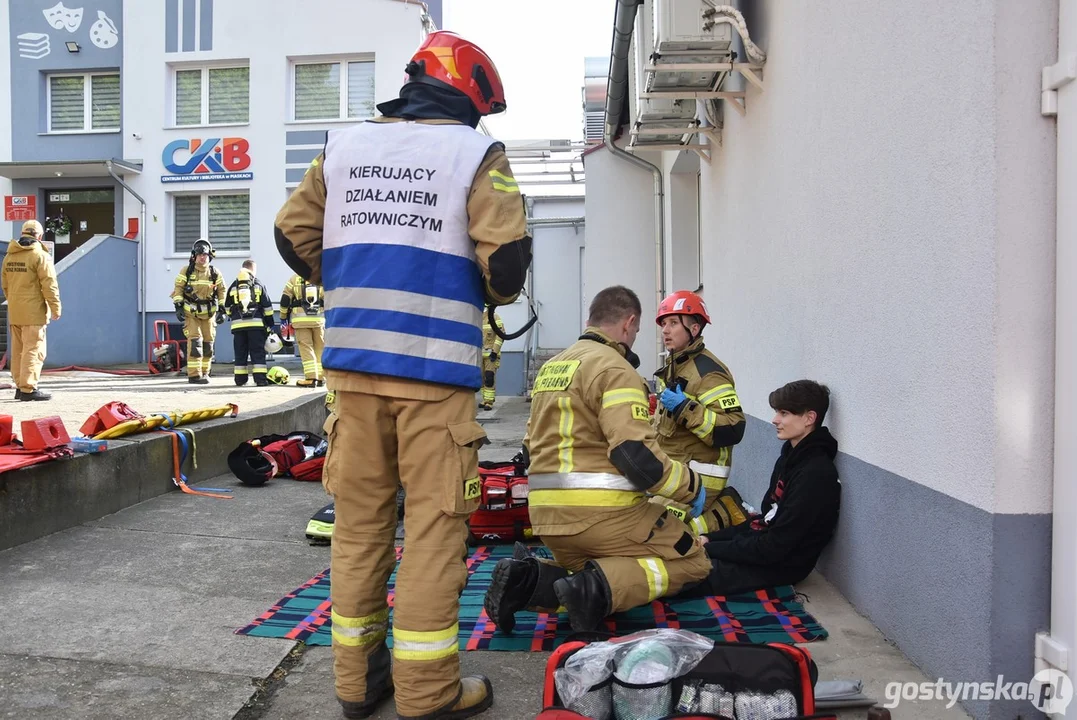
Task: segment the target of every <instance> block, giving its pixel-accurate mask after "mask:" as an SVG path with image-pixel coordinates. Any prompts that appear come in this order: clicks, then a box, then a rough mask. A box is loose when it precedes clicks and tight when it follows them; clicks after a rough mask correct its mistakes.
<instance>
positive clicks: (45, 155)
mask: <svg viewBox="0 0 1077 720" xmlns="http://www.w3.org/2000/svg"><path fill="white" fill-rule="evenodd" d="M5 4H6V5H7V6H8V13H9V22H8V24H7V25H8V27H7V30H8V32H7V33H6V35H5V37H7V38H8V42H9V45H8V47H9V53H8V57H7V58H6V59H5V60H6V62H8V63H10V66H9V67H10V83H11V92H10V95H9V97H11V98H12V102H11V113H10V118H11V119H10V123H11V125H10V133H3V135H4V137H6V138H11V148H12V158H11V159H12V160H97V159H106V158H112V157H119V156H120V155H121V153H122V151H123V143H122V140H121V137H122V134H121V132H116V131H109V132H85V133H52V134H49V133H48V132H47V130H48V124H47V119H48V110H47V97H48V92H47V87H48V79H47V74H48V73H53V72H75V71H77V72H91V71H104V70H113V71H118V70H119V69H120V67H121V65H122V62H123V53H124V42H123V37H124V24H123V9H122V8H123V0H97V2H95V3H94V4H93V5H92V6H89V5H84V6H83V7H82V8H81V9H80V10H78V11H79V12H81V13H82V15H81V20H78V21H77V22H76V20H77V17H75V16H70V17H69V22H68V23H67V24H64V19H63V17H60V18H57V19H56V20H55V22H56V23H57V24H60V27H59V28H57V27H54V26H53V25H52V24H50V21H49V18H48V16H47V15H46V11H48V10H50V9H52V8H54V7H56V6H57V3H56V2H53V0H8V2H7V3H5ZM145 4H147V5H149V4H150V3H145ZM68 10H71V8H68ZM109 22H111V23H112V26H113V27H114V28H115V29H116V31H117V32H118V35H117V36H115V37H116V41H115V44H112V40H111V39H110V38H112V37H113V36H112V32H111V28H110V27H109V26H108V23H109ZM69 27H74V28H75V29H74V30H69V29H68V28H69ZM20 35H21V36H23V37H22V38H20V37H19V36H20ZM68 41H73V42H76V43H78V45H79V51H78V52H76V53H72V52H68V50H67V49H66V47H65V45H64V43H65V42H68ZM28 42H32V43H35V45H34V47H33V48H31V47H28V46H27V45H26V43H28ZM4 75H5V77H7V76H8V73H4ZM124 85H125V83H124V78H122V77H121V80H120V92H121V94H122V93H123V92H124ZM2 129H3V128H2V126H0V130H2Z"/></svg>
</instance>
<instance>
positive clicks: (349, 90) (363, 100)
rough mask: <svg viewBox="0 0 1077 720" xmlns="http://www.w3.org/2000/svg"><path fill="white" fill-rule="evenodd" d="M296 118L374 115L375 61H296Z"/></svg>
mask: <svg viewBox="0 0 1077 720" xmlns="http://www.w3.org/2000/svg"><path fill="white" fill-rule="evenodd" d="M292 88H293V92H292V119H293V120H353V119H364V118H371V117H374V61H373V60H362V61H348V60H341V61H339V62H323V63H297V64H295V65H294V66H293V71H292Z"/></svg>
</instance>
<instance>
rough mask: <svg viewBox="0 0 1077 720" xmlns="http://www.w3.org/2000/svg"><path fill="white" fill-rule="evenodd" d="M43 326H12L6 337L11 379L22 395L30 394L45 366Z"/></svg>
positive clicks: (34, 388) (35, 387)
mask: <svg viewBox="0 0 1077 720" xmlns="http://www.w3.org/2000/svg"><path fill="white" fill-rule="evenodd" d="M45 327H46V326H45V325H12V326H11V334H10V336H9V337H8V341H9V344H10V345H11V349H10V351H9V352H8V357H10V358H11V379H12V381H13V382H14V383H15V387H17V388H18V389H19V390H21V391H23V392H24V393H32V392H33V391H34V390H36V389H37V384H38V382H39V381H40V380H41V366H42V365H44V364H45Z"/></svg>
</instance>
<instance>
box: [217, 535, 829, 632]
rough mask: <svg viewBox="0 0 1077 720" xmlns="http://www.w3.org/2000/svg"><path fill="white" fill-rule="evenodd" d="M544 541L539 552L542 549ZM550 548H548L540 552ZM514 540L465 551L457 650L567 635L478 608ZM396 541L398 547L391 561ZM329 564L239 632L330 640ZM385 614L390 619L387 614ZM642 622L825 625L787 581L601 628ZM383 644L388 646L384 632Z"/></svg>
mask: <svg viewBox="0 0 1077 720" xmlns="http://www.w3.org/2000/svg"><path fill="white" fill-rule="evenodd" d="M543 551H545V549H544V548H542V549H540V554H544V553H543ZM546 552H548V551H546ZM511 556H512V547H511V546H507V545H483V546H480V547H477V548H475V549H474V551H473V552H472V554H471V556H470V557H469V558H468V561H467V566H468V582H467V587H466V588H465V589H464V594H463V596H462V597H461V598H460V649H461V650H517V651H531V652H540V651H544V650H553V649H554V648H556V647H557V646H558V645H560V644H561V642H563V641H564V640H565V638H566V637H568V636H569V635H570V634H572V629H571V628H570V627H569V625H568V618H567V617H566V616H564V615H550V614H545V613H543V614H536V613H526V612H522V613H517V615H516V628H515V630H514V631H513V633H512V634H511V635H505V634H503V633H501V632H499V631H497V630H496V629H495V628H494V624H493V623H492V622H491V621H490V619H489V618H488V617H487V616H486V612H485V610H483V607H482V601H483V597H484V596H485V594H486V588H487V587H489V585H490V579H491V575H492V573H493V569H494V565H496V564H497V561H498V560H500V559H501V558H505V557H511ZM399 559H400V548H397V560H399ZM395 581H396V573H395V571H394V573H393V575H392V576H391V577H390V578H389V606H390V608H391V607H392V605H393V592H394V587H395ZM329 609H330V602H329V570H325V571H323V572H320V573H318V574H317V575H315V576H314V577H313V578H311V579H310V580H308V581H307V582H305V583H303V584H302V585H300V586H299V587H298V588H296V589H295V590H293V591H292V592H290V593H288V594H287V595H286V596H284V597H283V598H281V600H279V601H278V602H277V603H276V604H275V605H273V607H271V608H269V610H267V611H266V612H264V613H263V614H262V615H261V616H260V617H258V618H256V619H255V620H254V621H253V622H252V623H251V624H250V625H247V626H246V627H243V628H240V629H239V630H237V631H236V633H237V634H240V635H253V636H255V637H272V638H287V639H289V640H302V641H303V642H305V643H306V644H308V645H330V644H331V640H332V634H331V630H330V620H329V618H330V612H329ZM391 617H392V616H391V614H390V618H391ZM648 628H679V629H683V630H691V631H692V632H696V633H699V634H700V635H705V636H706V637H709V638H713V639H715V640H719V641H725V642H751V643H763V642H786V643H805V642H813V641H815V640H823V639H825V638H826V637H827V631H826V629H825V628H823V626H822V625H820V624H819V622H818V621H817V620H816V619H815V618H814V617H812V616H811V615H810V614H808V613H807V612H806V611H805V610H804V606H803V605H802V604H801V603H800V602H799V601H798V600H797V596H796V592H795V591H794V590H793V588H792V586H789V585H786V586H783V587H778V588H769V589H766V590H759V591H757V592H754V593H745V594H742V595H730V596H728V597H704V598H693V599H686V600H672V601H667V600H656V601H654V602H652V603H650V604H648V605H643V606H640V607H637V608H633V609H632V610H629V611H627V612H622V613H617V614H616V615H613V616H611V617H610V618H608V619H607V620H606V627H605V628H603V629H605V630H607V631H609V632H612V633H614V634H615V635H627V634H629V633H633V632H636V631H638V630H646V629H648ZM389 645H390V646H392V634H391V633H390V637H389Z"/></svg>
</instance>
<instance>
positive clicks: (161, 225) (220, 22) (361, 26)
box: [124, 0, 422, 347]
mask: <svg viewBox="0 0 1077 720" xmlns="http://www.w3.org/2000/svg"><path fill="white" fill-rule="evenodd" d="M304 7H305V10H304V12H302V13H295V12H294V3H290V2H286V1H285V0H257V2H255V0H229V1H228V2H222V1H221V0H199V2H198V5H197V7H195V4H194V1H193V0H167V1H166V2H152V3H150V2H128V3H125V5H124V20H125V24H126V26H127V27H128V28H137V29H138V31H137V32H129V33H128V36H127V38H126V43H125V55H126V57H127V60H128V62H127V63H126V65H125V77H124V83H125V86H126V87H129V88H130V87H137V88H146V89H147V90H145V97H140V98H139V99H138V100H137V101H134V102H127V103H125V108H124V112H125V117H124V124H125V131H124V154H125V157H129V158H141V159H142V160H143V163H144V166H143V173H142V175H141V176H139V177H137V178H134V179H132V180H131V181H130V184H131V185H132V187H134V189H135V190H136V191H137V192H138V193H139V194H140V195H142V196H143V197H144V198H145V200H146V203H147V225H148V227H146V229H145V230H146V250H147V252H146V256H147V260H148V263H147V307H148V309H149V311H150V312H168V311H170V310H171V307H172V303H171V300H169V295H170V294H171V291H172V287H173V282H174V280H175V277H176V275H177V274H179V273H180V272H182V271H183V269H184V268H185V267H186V264H187V259H188V258H187V255H185V254H177V253H175V252H174V251H173V247H174V246H173V237H174V228H173V220H172V217H173V216H172V213H173V209H172V193H175V192H212V191H216V190H236V189H247V190H249V191H250V205H251V249H250V251H249V252H246V251H244V252H235V253H219V254H218V256H217V259H216V260H215V265H216V266H217V268H218V269H219V270H220V272H221V273H222V274H223V275H224V276H225V277H226V278H227V279H228V280H231V279H232V278H233V277H235V274H236V273H237V272H238V271H239V267H240V263H241V262H242V261H243V260H244V259H246V258H247V257H254V258H255V259H256V260H257V261H258V275H259V279H260V280H262V282H263V283H265V285H266V287H267V288H268V289H269V291H270V294H271V295H272V296H273V297H274V299H275V300H278V299H279V297H280V292H281V290H282V289H283V286H284V283H285V281H286V280H287V279H288V278H289V277H290V276H291V271H290V270H289V269H288V268H287V267H286V266H285V264H284V262H283V261H282V260H281V259H280V257H279V256H278V254H277V251H276V248H275V245H274V241H273V219H274V217H275V216H276V213H277V211H278V210H279V209H280V207H281V205H282V204H283V203H284V201H285V199H286V198H287V195H288V190H287V186H288V185H292V186H294V185H295V184H296V183H297V182H298V181H299V180H300V179H301V178H302V175H303V172H304V171H305V169H306V168H307V166H308V165H309V164H310V161H311V159H313V158H314V157H315V155H316V154H317V152H318V151H319V150H320V149H321V146H322V145H323V143H324V138H325V132H326V131H327V130H328V129H330V128H334V127H345V126H347V125H349V124H354V122H355V121H354V120H352V121H346V122H314V123H309V122H289V120H288V118H289V117H290V111H289V107H290V106H289V102H290V89H289V88H290V74H291V72H292V70H291V66H290V59H291V58H303V59H304V60H308V59H314V57H312V56H323V57H333V58H337V57H340V56H352V55H360V54H373V56H374V59H375V63H376V68H375V96H376V101H377V102H383V101H385V100H389V99H392V98H394V97H396V94H397V91H398V89H399V87H400V84H401V81H402V77H403V68H404V66H405V65H406V64H407V61H408V59H409V58H410V56H411V53H412V52H413V51H414V50H415V48H416V47H417V46H418V44H419V41H420V38H421V31H422V26H421V22H420V12H421V8H420V6H419V5H418V4H416V3H402V2H390V1H389V0H357V1H356V2H354V3H348V4H347V6H346V7H345V6H343V5H341V4H340V3H332V13H329V11H328V8H329V7H330V3H329V2H328V0H311V2H309V3H307V5H306V6H304ZM341 8H344V9H343V11H342V10H341ZM330 14H331V15H332V17H333V18H334V20H333V22H331V23H326V22H325V17H327V16H328V15H330ZM281 17H287V18H288V21H287V22H280V21H279V18H281ZM170 50H171V51H170ZM247 61H249V64H250V122H249V123H244V124H238V125H217V126H201V127H183V128H178V129H177V128H174V127H172V125H173V123H172V108H173V105H174V101H173V93H174V92H175V89H174V80H173V76H172V70H173V67H174V66H176V65H183V66H190V67H197V66H199V65H200V64H204V63H223V64H228V63H229V62H233V63H235V64H242V63H243V62H247ZM208 137H221V138H224V137H242V138H244V139H246V140H247V141H248V142H249V143H250V152H249V154H250V158H251V164H250V167H249V168H248V170H249V171H250V172H252V173H253V179H251V180H230V181H229V180H220V181H218V180H213V181H208V182H182V183H163V182H162V181H161V176H162V175H164V174H166V171H165V169H164V161H163V160H162V151H163V150H164V148H165V146H166V145H168V143H170V142H172V141H173V140H178V139H192V138H197V139H205V138H208ZM180 160H181V161H182V160H183V158H180ZM138 211H139V205H138V203H137V202H136V201H135V200H134V198H133V197H131V195H130V194H127V195H126V200H125V207H124V216H125V217H128V218H130V217H137V216H138ZM217 345H218V347H220V346H221V342H220V340H218V343H217Z"/></svg>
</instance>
